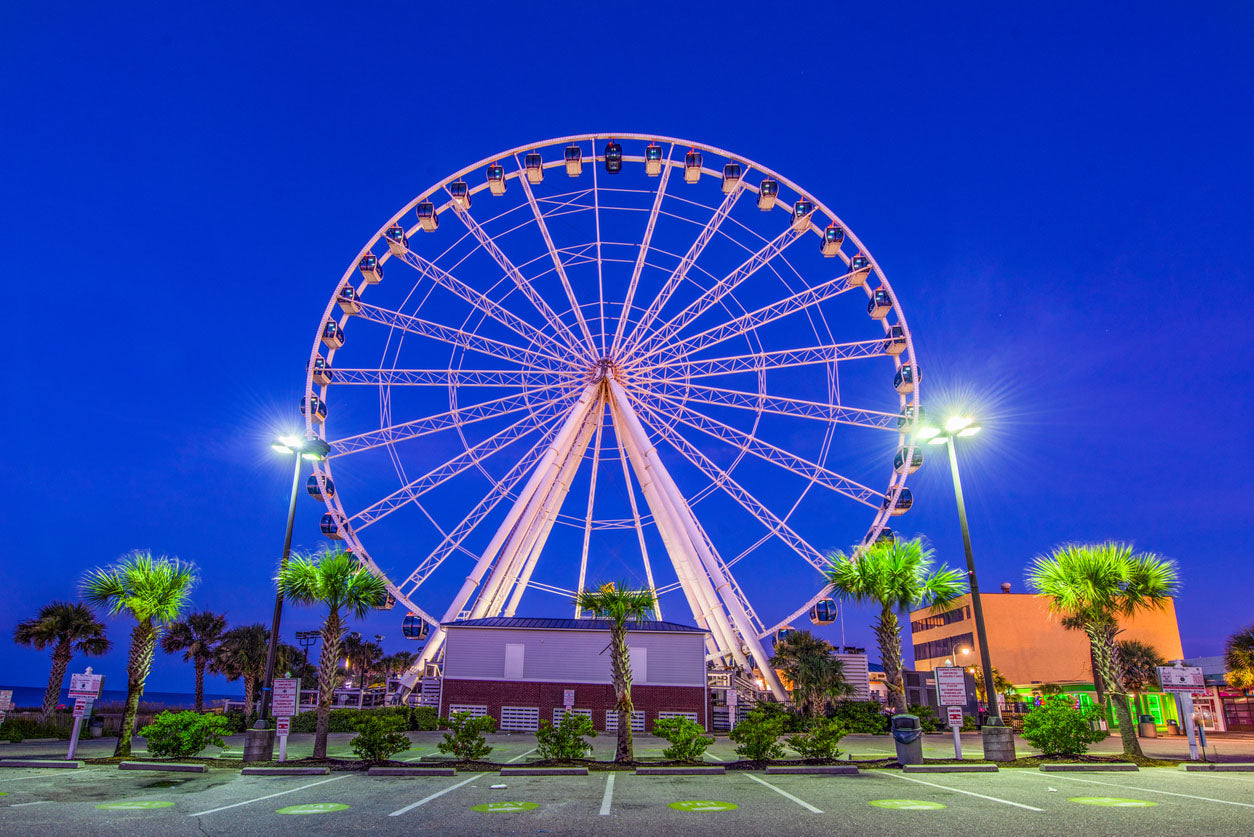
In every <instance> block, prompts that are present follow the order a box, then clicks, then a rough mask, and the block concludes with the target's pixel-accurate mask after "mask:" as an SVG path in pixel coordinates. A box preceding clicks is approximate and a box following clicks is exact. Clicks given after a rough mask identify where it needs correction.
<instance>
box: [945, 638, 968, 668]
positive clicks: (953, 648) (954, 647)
mask: <svg viewBox="0 0 1254 837" xmlns="http://www.w3.org/2000/svg"><path fill="white" fill-rule="evenodd" d="M959 651H961V652H962V653H963V654H970V653H971V649H970V648H959V647H958V643H956V642H951V643H950V644H949V656H950V657H951V658H952V659H948V660H946V661H945V665H947V666H952V665H955V664H956V662H957V660H958V652H959Z"/></svg>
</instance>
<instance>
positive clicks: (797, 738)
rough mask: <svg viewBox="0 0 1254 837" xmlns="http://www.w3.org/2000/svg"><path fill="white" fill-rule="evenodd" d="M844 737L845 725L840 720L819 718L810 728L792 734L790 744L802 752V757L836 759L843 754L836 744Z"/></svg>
mask: <svg viewBox="0 0 1254 837" xmlns="http://www.w3.org/2000/svg"><path fill="white" fill-rule="evenodd" d="M844 737H845V726H844V724H842V723H841V722H840V721H837V720H834V719H831V718H818V719H816V720H815V721H814V723H813V724H811V725H810V728H809V729H808V730H806V731H805V732H803V733H800V734H799V735H794V736H791V737H790V738H789V739H788V746H789V747H792V748H793V749H794V750H796V751H797V752H798V753H800V754H801V757H802V758H807V759H834V758H836V757H837V756H839V755H840V754H841V750H840V748H839V747H837V746H836V745H837V744H839V743H840V739H842V738H844Z"/></svg>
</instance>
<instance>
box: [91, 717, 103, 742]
mask: <svg viewBox="0 0 1254 837" xmlns="http://www.w3.org/2000/svg"><path fill="white" fill-rule="evenodd" d="M87 732H88V734H89V735H90V736H91V737H92V738H101V737H103V736H104V721H103V720H101V719H100V718H92V719H91V723H89V724H88V725H87Z"/></svg>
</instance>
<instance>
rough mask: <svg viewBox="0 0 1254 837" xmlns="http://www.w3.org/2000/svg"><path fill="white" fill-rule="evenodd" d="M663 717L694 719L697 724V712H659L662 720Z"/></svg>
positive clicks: (659, 717)
mask: <svg viewBox="0 0 1254 837" xmlns="http://www.w3.org/2000/svg"><path fill="white" fill-rule="evenodd" d="M663 718H687V719H688V720H689V721H692V722H693V723H694V724H695V723H696V722H697V713H696V712H659V713H657V719H658V720H659V721H660V720H662V719H663Z"/></svg>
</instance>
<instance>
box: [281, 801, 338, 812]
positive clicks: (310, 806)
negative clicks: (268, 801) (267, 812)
mask: <svg viewBox="0 0 1254 837" xmlns="http://www.w3.org/2000/svg"><path fill="white" fill-rule="evenodd" d="M347 810H348V806H347V805H345V804H344V803H343V802H308V803H305V804H304V805H287V806H284V807H283V808H279V809H277V810H275V812H274V813H276V814H329V813H331V812H332V811H347Z"/></svg>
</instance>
